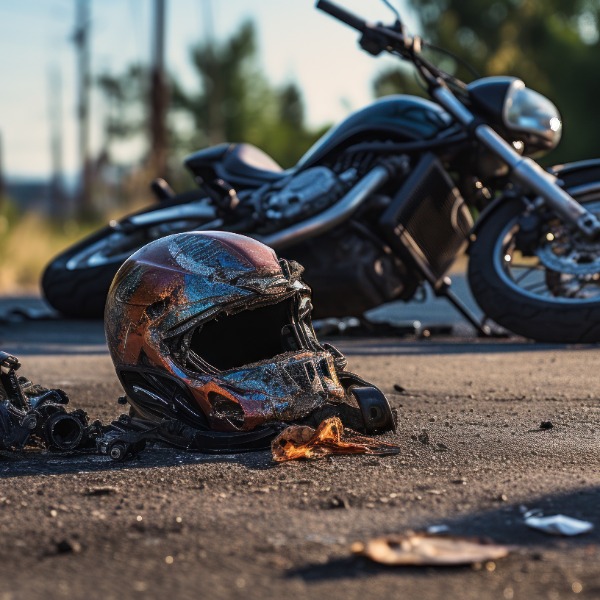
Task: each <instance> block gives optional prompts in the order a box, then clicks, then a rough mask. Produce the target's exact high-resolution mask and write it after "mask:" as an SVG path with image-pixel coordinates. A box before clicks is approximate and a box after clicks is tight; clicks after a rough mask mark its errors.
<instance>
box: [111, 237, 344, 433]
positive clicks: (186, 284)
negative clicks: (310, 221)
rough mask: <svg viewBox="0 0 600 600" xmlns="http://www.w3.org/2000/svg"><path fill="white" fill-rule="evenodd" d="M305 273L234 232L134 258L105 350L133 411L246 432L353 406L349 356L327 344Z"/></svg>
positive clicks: (125, 271)
mask: <svg viewBox="0 0 600 600" xmlns="http://www.w3.org/2000/svg"><path fill="white" fill-rule="evenodd" d="M301 273H302V267H300V265H298V264H297V263H293V262H288V261H286V260H283V259H282V260H279V259H278V258H277V256H276V254H275V252H274V251H273V250H272V249H271V248H269V247H268V246H265V245H264V244H262V243H261V242H259V241H257V240H254V239H252V238H248V237H245V236H241V235H238V234H234V233H228V232H188V233H180V234H175V235H171V236H167V237H165V238H161V239H159V240H156V241H154V242H151V243H149V244H148V245H146V246H144V247H143V248H141V249H140V250H138V251H137V252H136V253H135V254H133V255H132V256H131V257H130V258H129V259H128V260H127V261H125V263H124V264H123V265H122V267H121V268H120V269H119V271H118V273H117V275H116V276H115V279H114V281H113V283H112V286H111V288H110V291H109V294H108V298H107V303H106V309H105V331H106V339H107V343H108V348H109V351H110V354H111V357H112V360H113V363H114V365H115V370H116V372H117V375H118V377H119V379H120V381H121V384H122V385H123V388H124V389H125V392H126V394H127V398H128V401H129V402H130V404H131V405H132V407H133V410H134V411H135V412H136V413H138V414H139V415H140V416H142V417H144V418H146V419H150V420H155V421H160V420H162V419H178V420H181V421H183V422H185V423H186V424H189V425H191V426H193V427H196V428H201V429H202V428H203V429H214V430H220V431H236V430H237V431H248V430H252V429H254V428H256V427H258V426H260V425H263V424H267V423H269V422H280V421H284V422H289V421H294V420H297V419H300V418H302V417H305V416H306V415H308V414H310V413H311V412H313V411H314V410H316V409H317V408H319V407H321V406H323V405H324V404H325V403H328V402H334V403H337V402H342V401H344V399H345V397H346V391H345V389H344V387H343V386H342V384H341V383H340V381H339V379H338V376H337V373H338V371H339V370H340V369H343V368H344V366H345V359H344V357H343V356H342V355H341V354H340V353H339V352H337V351H335V349H333V348H331V347H329V346H326V345H321V344H320V343H319V342H318V340H317V338H316V336H315V333H314V330H313V328H312V324H311V320H310V312H311V309H312V306H311V303H310V289H309V288H308V287H307V286H306V285H305V284H304V283H303V282H302V280H301V279H300V275H301Z"/></svg>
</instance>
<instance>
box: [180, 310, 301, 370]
mask: <svg viewBox="0 0 600 600" xmlns="http://www.w3.org/2000/svg"><path fill="white" fill-rule="evenodd" d="M292 308H293V300H292V299H287V300H285V301H283V302H279V303H277V304H270V305H267V306H262V307H260V308H255V309H253V310H244V311H242V312H239V313H236V314H233V315H226V314H220V315H218V316H217V318H215V319H214V320H212V321H207V322H205V323H203V324H202V326H200V327H198V329H196V331H195V332H194V333H193V335H192V339H191V342H190V350H192V351H193V352H194V353H195V354H197V355H198V356H199V357H201V358H202V359H203V360H204V361H206V362H207V363H208V364H209V365H211V366H213V367H215V368H216V369H218V370H220V371H227V370H229V369H235V368H237V367H242V366H244V365H248V364H251V363H255V362H260V361H262V360H267V359H269V358H273V357H274V356H277V355H278V354H282V353H284V352H287V351H289V350H291V349H292V348H290V347H289V341H288V340H289V338H286V336H284V335H283V333H282V330H283V329H284V328H285V327H286V326H288V325H290V323H291V322H292Z"/></svg>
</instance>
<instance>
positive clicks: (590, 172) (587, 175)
mask: <svg viewBox="0 0 600 600" xmlns="http://www.w3.org/2000/svg"><path fill="white" fill-rule="evenodd" d="M548 172H549V173H551V174H552V175H554V176H555V177H557V178H558V180H559V184H560V185H561V187H563V188H564V189H568V188H569V187H572V186H576V185H582V184H585V183H592V182H597V181H599V180H600V159H597V158H596V159H590V160H580V161H577V162H572V163H566V164H564V165H555V166H553V167H550V168H549V169H548ZM506 200H507V197H506V196H505V195H502V196H500V197H499V198H496V200H494V201H493V202H492V203H491V204H489V205H488V206H486V207H485V208H484V210H483V211H482V212H481V214H480V215H479V218H478V219H477V221H476V222H475V225H474V226H473V228H472V229H471V231H470V234H469V246H470V245H471V244H472V243H473V242H474V241H475V239H476V238H477V235H478V233H479V230H480V229H481V227H482V226H483V224H484V223H485V222H487V220H488V219H489V218H490V217H491V216H492V215H493V214H494V212H495V210H496V209H497V207H498V206H499V205H501V204H503V203H504V202H506ZM468 251H469V250H468V249H467V253H468Z"/></svg>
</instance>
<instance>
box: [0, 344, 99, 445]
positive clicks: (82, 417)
mask: <svg viewBox="0 0 600 600" xmlns="http://www.w3.org/2000/svg"><path fill="white" fill-rule="evenodd" d="M20 367H21V363H20V362H19V360H18V359H17V358H16V357H15V356H12V355H10V354H8V353H6V352H2V351H0V450H22V449H23V448H24V447H25V446H26V445H28V444H29V445H32V444H33V445H36V443H37V444H41V445H42V446H44V447H45V448H48V449H50V450H58V451H63V452H68V451H71V450H75V449H80V448H84V447H88V446H94V445H95V443H94V441H93V440H94V437H95V436H96V435H97V434H98V433H99V425H98V424H97V423H92V425H88V417H87V414H86V413H85V412H84V411H83V410H74V411H71V412H67V411H66V409H65V406H66V405H67V404H68V403H69V398H68V396H67V395H66V394H65V392H63V391H62V390H58V389H53V390H49V389H46V388H43V387H41V386H39V385H34V384H32V383H31V382H30V381H29V380H27V379H26V378H24V377H17V370H18V369H19V368H20Z"/></svg>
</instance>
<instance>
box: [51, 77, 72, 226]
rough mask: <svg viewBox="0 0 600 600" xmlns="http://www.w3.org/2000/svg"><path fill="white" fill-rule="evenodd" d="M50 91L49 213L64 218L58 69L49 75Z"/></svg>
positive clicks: (60, 100) (64, 200)
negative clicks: (50, 168) (50, 171)
mask: <svg viewBox="0 0 600 600" xmlns="http://www.w3.org/2000/svg"><path fill="white" fill-rule="evenodd" d="M48 90H49V93H48V99H49V100H48V117H49V121H50V161H51V165H52V175H51V179H50V207H49V209H50V210H49V213H50V214H53V215H55V216H57V217H59V218H64V217H66V216H67V212H68V211H67V206H66V205H65V203H66V197H65V193H64V188H63V122H62V81H61V78H60V71H59V70H58V68H56V67H54V68H52V69H51V70H50V72H49V74H48Z"/></svg>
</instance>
